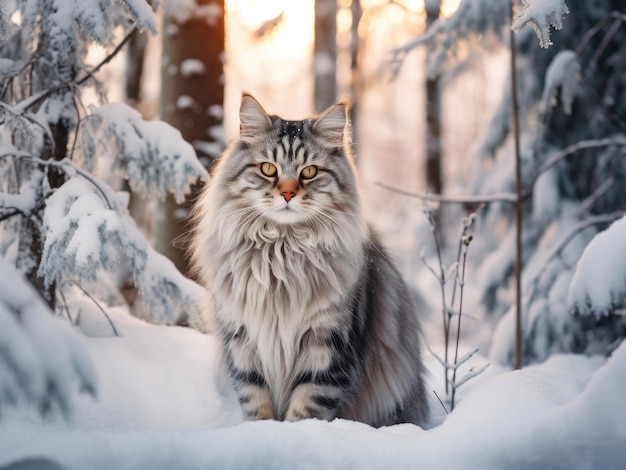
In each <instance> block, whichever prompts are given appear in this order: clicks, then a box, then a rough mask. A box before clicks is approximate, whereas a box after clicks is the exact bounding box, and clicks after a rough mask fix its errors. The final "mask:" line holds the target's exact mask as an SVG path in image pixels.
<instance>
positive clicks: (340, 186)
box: [318, 168, 345, 189]
mask: <svg viewBox="0 0 626 470" xmlns="http://www.w3.org/2000/svg"><path fill="white" fill-rule="evenodd" d="M318 171H322V172H324V173H328V174H329V175H330V176H332V177H333V179H334V180H335V183H337V186H338V187H339V189H344V188H345V186H344V185H343V183H342V182H341V180H340V179H339V176H338V175H337V173H335V172H334V171H333V170H329V169H328V168H318Z"/></svg>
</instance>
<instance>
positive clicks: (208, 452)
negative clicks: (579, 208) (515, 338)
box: [0, 309, 626, 469]
mask: <svg viewBox="0 0 626 470" xmlns="http://www.w3.org/2000/svg"><path fill="white" fill-rule="evenodd" d="M109 315H110V316H111V318H112V320H113V322H114V323H115V325H116V327H117V328H118V330H119V331H120V336H119V337H111V336H97V337H93V338H86V339H85V340H84V343H85V345H86V347H87V350H88V352H89V356H90V357H91V358H92V361H93V363H94V368H95V370H96V371H97V374H98V379H99V387H98V392H99V394H98V398H97V399H92V398H89V397H87V396H74V402H75V403H74V406H75V412H74V413H73V415H72V419H71V420H69V421H66V420H63V419H61V418H60V417H58V416H50V417H48V418H40V417H39V416H38V415H37V414H36V413H35V412H34V411H33V410H29V409H28V408H25V407H17V408H15V409H8V410H6V411H5V413H3V416H2V420H0V465H3V464H7V463H9V462H13V461H16V460H18V459H22V458H26V457H46V458H50V459H52V460H54V461H55V462H58V463H60V464H62V465H64V466H66V467H67V468H68V469H82V468H95V469H98V468H102V469H104V468H117V469H143V468H155V469H161V468H162V469H170V468H207V467H210V468H225V469H227V468H391V467H393V468H412V467H415V466H416V465H417V464H418V465H419V467H421V468H528V469H531V468H608V469H611V468H622V466H623V465H626V451H625V450H624V447H623V445H624V442H626V408H624V407H623V406H622V402H623V396H624V394H626V344H623V345H622V346H621V347H620V348H618V349H617V350H616V351H615V352H614V354H613V357H611V358H609V359H608V361H607V360H605V359H604V358H601V357H597V356H592V357H585V356H579V355H557V356H553V357H551V358H550V359H549V360H548V361H546V362H545V363H543V364H541V365H535V366H531V367H528V368H526V369H523V370H521V371H514V372H505V373H500V374H498V375H495V376H492V377H490V378H486V379H484V380H481V381H480V382H479V383H477V384H476V385H475V386H473V387H472V388H471V389H468V392H467V394H466V395H465V396H462V398H461V400H460V402H459V405H458V406H457V407H456V408H455V410H454V411H453V412H452V413H451V414H450V415H449V416H447V418H446V419H445V421H444V422H443V423H442V424H440V425H438V426H436V427H434V428H432V429H430V430H422V429H420V428H419V427H416V426H414V425H408V424H402V425H396V426H391V427H387V428H381V429H374V428H371V427H369V426H367V425H364V424H361V423H355V422H350V421H345V420H335V421H333V422H330V423H328V422H323V421H318V420H306V421H301V422H297V423H280V422H275V421H264V422H242V416H241V413H240V411H239V405H238V403H237V400H236V397H235V394H234V391H233V389H232V387H231V385H230V384H229V382H228V380H227V379H226V378H225V376H224V373H223V370H222V369H221V368H220V365H219V364H220V362H219V351H218V346H217V342H216V341H215V340H214V338H213V337H212V336H210V335H202V334H200V333H199V332H197V331H195V330H191V329H188V328H182V327H165V326H154V325H148V324H145V323H143V322H141V321H140V320H137V319H135V318H132V317H131V316H129V315H128V313H127V312H126V311H124V310H123V309H110V310H109Z"/></svg>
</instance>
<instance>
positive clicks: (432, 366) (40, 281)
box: [0, 0, 626, 470]
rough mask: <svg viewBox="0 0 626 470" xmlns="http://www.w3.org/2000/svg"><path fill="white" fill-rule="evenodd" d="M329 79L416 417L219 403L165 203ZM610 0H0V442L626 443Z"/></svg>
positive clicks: (584, 451)
mask: <svg viewBox="0 0 626 470" xmlns="http://www.w3.org/2000/svg"><path fill="white" fill-rule="evenodd" d="M243 92H247V93H251V94H253V95H254V96H255V97H256V98H257V99H258V100H259V102H261V103H263V106H264V107H265V109H267V110H268V111H270V112H271V114H276V115H280V116H284V117H286V118H288V119H304V118H306V117H308V116H311V115H314V114H315V113H319V112H322V111H323V110H324V109H326V108H327V107H328V106H330V105H332V104H333V103H335V102H337V101H340V100H342V101H345V102H350V103H351V105H352V107H351V110H350V117H351V121H352V130H351V133H352V138H353V144H352V145H353V147H354V150H355V154H356V165H357V168H358V171H359V177H360V185H361V192H362V194H363V199H364V204H365V208H366V212H367V214H368V219H369V220H370V221H371V223H372V224H373V225H374V226H375V227H376V229H377V230H378V232H379V233H380V234H381V238H382V239H383V241H384V243H385V245H386V246H387V247H388V249H389V252H390V253H391V255H392V257H393V258H394V260H395V262H396V265H397V266H398V267H399V270H400V271H401V272H402V275H403V276H404V278H405V279H406V281H407V282H408V283H409V285H410V288H411V289H412V293H413V296H414V298H415V299H416V303H417V305H418V310H419V314H420V316H421V317H422V319H423V320H422V321H423V322H424V337H425V342H426V350H425V351H424V357H425V361H426V366H427V369H428V384H427V390H428V392H429V406H430V409H431V415H432V416H431V420H430V422H429V423H428V425H427V426H424V427H423V428H421V427H418V426H416V425H412V424H398V425H394V426H388V427H382V428H373V427H370V426H368V425H366V424H363V423H359V422H353V421H349V420H342V419H336V420H334V421H331V422H326V421H321V420H317V419H308V420H303V421H298V422H278V421H272V420H267V421H245V420H244V418H243V415H242V412H241V409H240V405H239V402H238V399H237V396H236V395H235V392H234V389H233V385H232V384H231V383H230V381H229V378H228V376H227V374H226V372H225V370H224V368H223V367H222V364H221V361H220V353H219V342H218V341H216V339H215V337H214V333H213V332H212V331H211V330H210V328H207V326H206V324H205V321H204V317H203V314H204V312H203V309H202V307H201V305H202V302H203V301H202V299H203V298H204V295H205V292H204V289H203V288H202V287H200V285H199V284H198V283H197V279H195V278H194V276H193V274H192V273H191V271H190V267H189V259H188V255H187V250H188V244H189V231H190V230H191V227H190V224H191V222H190V219H189V213H190V209H191V207H192V205H193V202H194V201H195V199H196V198H197V196H198V194H199V191H200V190H201V188H202V186H203V185H204V184H205V183H206V182H207V181H210V179H211V174H212V170H213V168H214V163H215V161H216V160H217V159H218V158H219V155H220V154H221V153H222V151H223V150H224V148H225V147H226V145H227V143H228V142H229V141H230V140H232V139H233V138H235V137H236V136H237V135H238V132H239V114H238V111H239V103H240V100H241V96H242V93H243ZM624 337H626V3H625V2H624V1H623V0H593V1H588V0H424V1H422V0H298V1H289V0H0V469H3V468H7V469H9V468H10V469H49V470H54V469H92V468H93V469H100V468H101V469H111V468H115V469H145V468H158V469H178V468H181V469H182V468H189V469H191V468H359V469H361V468H422V467H423V468H488V469H492V468H493V469H502V468H524V469H537V468H554V469H556V468H563V469H574V468H584V469H595V468H602V469H613V468H615V469H618V468H626V406H624V397H625V396H626V343H624V342H623V339H624Z"/></svg>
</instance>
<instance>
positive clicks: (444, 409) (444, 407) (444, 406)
mask: <svg viewBox="0 0 626 470" xmlns="http://www.w3.org/2000/svg"><path fill="white" fill-rule="evenodd" d="M433 393H434V394H435V396H436V397H437V400H439V403H441V407H442V408H443V411H445V412H446V414H448V410H447V409H446V405H444V404H443V402H442V401H441V398H439V395H437V392H435V391H434V390H433Z"/></svg>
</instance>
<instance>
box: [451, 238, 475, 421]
mask: <svg viewBox="0 0 626 470" xmlns="http://www.w3.org/2000/svg"><path fill="white" fill-rule="evenodd" d="M471 241H472V237H471V236H469V237H467V238H466V239H465V240H464V242H463V244H464V247H463V265H462V266H463V267H462V269H461V283H460V284H459V316H458V322H457V327H456V347H455V349H454V369H453V371H452V397H451V399H450V410H454V398H455V395H456V388H457V387H456V371H457V368H458V363H459V361H458V357H459V340H460V338H461V318H462V316H463V315H462V313H463V290H464V287H465V263H466V261H467V249H468V247H469V244H470V243H471ZM474 354H475V352H473V353H471V354H470V355H466V356H467V357H466V358H464V362H465V361H467V360H468V359H469V358H470V357H472V355H474Z"/></svg>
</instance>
